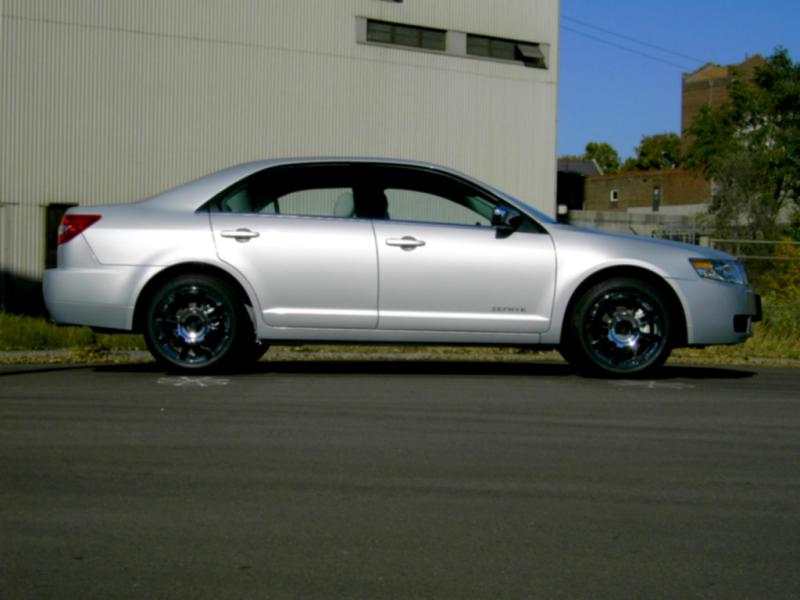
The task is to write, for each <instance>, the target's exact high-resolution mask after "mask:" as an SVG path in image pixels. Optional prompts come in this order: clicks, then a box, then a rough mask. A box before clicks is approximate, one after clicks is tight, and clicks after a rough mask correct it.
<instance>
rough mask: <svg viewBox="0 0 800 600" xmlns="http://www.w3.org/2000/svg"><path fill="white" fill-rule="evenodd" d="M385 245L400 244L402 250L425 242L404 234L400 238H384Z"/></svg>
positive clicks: (411, 248) (422, 244) (417, 246)
mask: <svg viewBox="0 0 800 600" xmlns="http://www.w3.org/2000/svg"><path fill="white" fill-rule="evenodd" d="M386 245H387V246H400V247H401V248H402V249H403V250H413V249H414V248H419V247H420V246H424V245H425V242H423V241H422V240H418V239H417V238H415V237H411V236H410V235H404V236H403V237H401V238H388V239H387V240H386Z"/></svg>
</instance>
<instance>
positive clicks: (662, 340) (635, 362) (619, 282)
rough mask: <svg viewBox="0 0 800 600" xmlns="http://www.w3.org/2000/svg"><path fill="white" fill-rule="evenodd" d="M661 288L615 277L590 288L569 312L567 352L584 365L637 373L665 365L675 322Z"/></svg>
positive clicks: (591, 370) (600, 370) (616, 372)
mask: <svg viewBox="0 0 800 600" xmlns="http://www.w3.org/2000/svg"><path fill="white" fill-rule="evenodd" d="M661 297H662V296H661V295H660V294H659V292H658V291H657V290H656V289H655V288H654V287H653V286H652V285H650V284H648V283H646V282H644V281H640V280H638V279H627V278H620V279H611V280H609V281H604V282H601V283H599V284H597V285H594V286H592V287H591V288H589V289H588V290H587V291H586V292H585V293H584V294H583V295H582V296H581V297H580V298H579V299H578V302H577V303H576V304H575V308H574V310H573V311H572V314H571V315H570V316H569V322H568V328H567V330H566V331H565V334H566V339H565V340H564V341H563V354H564V355H565V356H566V357H567V359H568V360H569V361H570V362H572V363H574V364H575V365H576V366H577V367H578V368H579V369H581V370H583V371H586V372H589V373H593V374H604V375H615V376H619V375H633V374H642V373H645V372H649V371H652V370H653V369H656V368H658V367H660V366H661V365H663V364H664V361H666V360H667V357H669V353H670V351H671V336H672V320H671V318H670V312H669V310H668V307H667V305H666V304H665V303H664V302H663V300H662V299H661Z"/></svg>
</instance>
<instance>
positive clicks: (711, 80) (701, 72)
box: [681, 54, 766, 136]
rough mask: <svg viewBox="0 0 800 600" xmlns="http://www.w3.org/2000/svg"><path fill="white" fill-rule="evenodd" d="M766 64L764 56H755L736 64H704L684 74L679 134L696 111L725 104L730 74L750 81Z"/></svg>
mask: <svg viewBox="0 0 800 600" xmlns="http://www.w3.org/2000/svg"><path fill="white" fill-rule="evenodd" d="M764 63H766V60H764V57H763V56H761V55H760V54H755V55H753V56H751V57H750V58H748V59H747V60H745V61H744V62H741V63H739V64H738V65H727V66H721V65H715V64H713V63H708V64H706V65H704V66H702V67H700V68H699V69H697V70H696V71H693V72H692V73H684V75H683V85H682V101H681V135H683V136H685V135H686V130H687V129H689V127H690V126H691V124H692V122H693V121H694V119H695V117H697V115H698V114H699V113H700V108H701V107H702V106H703V105H705V104H708V105H710V106H711V107H712V108H718V107H720V106H721V105H723V104H724V103H725V102H727V101H728V98H729V97H730V94H729V88H730V84H731V82H732V81H733V76H734V74H735V73H736V72H737V71H738V73H739V75H740V76H741V77H743V78H745V79H748V80H751V79H753V77H754V76H755V72H756V69H757V68H758V67H760V66H762V65H763V64H764Z"/></svg>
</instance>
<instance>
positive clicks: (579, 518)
mask: <svg viewBox="0 0 800 600" xmlns="http://www.w3.org/2000/svg"><path fill="white" fill-rule="evenodd" d="M798 565H800V369H790V368H783V369H782V368H700V367H697V368H688V367H669V368H666V369H664V370H663V371H662V372H661V373H660V374H659V376H658V377H657V378H654V379H640V380H605V379H585V378H581V377H578V376H576V375H574V374H573V373H572V371H571V370H570V368H569V367H568V366H566V365H562V364H544V363H543V364H534V365H531V364H493V363H489V364H480V363H421V362H293V363H260V364H259V366H258V368H257V370H254V371H253V372H250V373H246V374H239V375H217V376H206V377H202V376H181V375H175V374H167V373H163V372H160V371H158V370H157V369H156V367H154V366H153V365H126V366H97V367H92V366H72V367H43V366H38V367H25V366H7V367H0V598H2V599H3V600H12V599H17V598H37V599H38V598H59V599H60V598H80V599H88V598H181V599H182V598H214V599H217V598H365V599H372V598H376V599H377V598H459V599H460V598H490V599H499V598H514V599H518V598H614V599H620V598H681V599H684V598H724V599H735V598H759V599H761V598H787V599H788V598H793V599H794V598H798V597H800V569H798Z"/></svg>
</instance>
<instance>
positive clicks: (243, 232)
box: [220, 227, 261, 242]
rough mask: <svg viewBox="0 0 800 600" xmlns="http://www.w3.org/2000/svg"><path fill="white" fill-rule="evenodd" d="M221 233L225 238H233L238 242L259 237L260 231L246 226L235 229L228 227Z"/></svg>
mask: <svg viewBox="0 0 800 600" xmlns="http://www.w3.org/2000/svg"><path fill="white" fill-rule="evenodd" d="M220 235H221V236H222V237H224V238H233V239H235V240H236V241H237V242H246V241H248V240H250V239H252V238H257V237H258V236H259V235H261V234H260V233H258V232H257V231H251V230H250V229H245V228H244V227H242V228H239V229H236V230H234V231H232V230H230V229H227V230H225V231H222V232H221V233H220Z"/></svg>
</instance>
